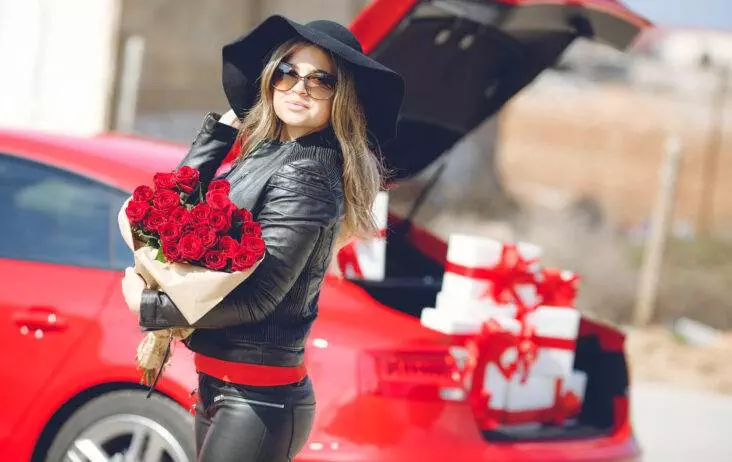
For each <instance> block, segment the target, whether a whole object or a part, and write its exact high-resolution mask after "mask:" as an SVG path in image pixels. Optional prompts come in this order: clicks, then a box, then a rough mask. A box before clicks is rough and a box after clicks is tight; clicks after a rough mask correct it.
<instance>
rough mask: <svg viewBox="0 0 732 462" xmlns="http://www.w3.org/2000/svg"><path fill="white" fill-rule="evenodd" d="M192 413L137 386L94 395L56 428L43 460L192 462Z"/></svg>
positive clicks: (76, 461) (193, 448) (72, 461)
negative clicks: (139, 389) (56, 431)
mask: <svg viewBox="0 0 732 462" xmlns="http://www.w3.org/2000/svg"><path fill="white" fill-rule="evenodd" d="M195 460H196V457H195V445H194V441H193V416H192V415H191V414H190V413H188V412H186V410H185V409H183V408H182V407H181V406H180V405H179V404H177V403H175V402H173V401H172V400H170V399H168V398H165V397H162V396H158V395H153V396H151V397H150V399H146V398H145V393H144V392H141V391H132V390H129V391H117V392H112V393H108V394H105V395H102V396H100V397H98V398H95V399H93V400H91V401H89V402H88V403H86V404H85V405H83V406H82V407H80V408H79V410H78V411H76V412H75V413H74V414H73V415H72V416H71V418H69V420H67V421H66V422H65V423H64V424H63V425H62V426H61V429H60V430H59V432H58V434H57V435H56V437H55V438H54V440H53V443H52V444H51V447H50V448H49V450H48V454H47V455H46V462H59V461H62V462H87V461H88V462H97V461H108V462H123V461H124V462H126V461H145V462H193V461H195Z"/></svg>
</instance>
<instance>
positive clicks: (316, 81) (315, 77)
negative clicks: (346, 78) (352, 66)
mask: <svg viewBox="0 0 732 462" xmlns="http://www.w3.org/2000/svg"><path fill="white" fill-rule="evenodd" d="M300 80H304V81H305V92H307V94H308V95H309V96H310V97H311V98H313V99H321V100H322V99H330V98H332V97H333V95H334V94H335V87H336V82H337V81H338V79H337V78H336V77H335V76H334V75H331V74H329V73H327V72H324V71H313V72H311V73H309V74H307V75H300V74H298V73H297V71H295V68H294V67H293V66H292V64H290V63H286V62H284V61H282V62H280V63H279V64H278V65H277V69H276V70H275V73H274V75H273V76H272V87H273V88H274V89H275V90H280V91H289V90H292V88H293V87H294V86H295V85H297V82H299V81H300Z"/></svg>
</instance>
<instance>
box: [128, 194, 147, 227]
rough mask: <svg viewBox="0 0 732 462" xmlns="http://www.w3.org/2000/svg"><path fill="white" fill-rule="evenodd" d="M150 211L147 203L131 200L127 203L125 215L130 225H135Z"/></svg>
mask: <svg viewBox="0 0 732 462" xmlns="http://www.w3.org/2000/svg"><path fill="white" fill-rule="evenodd" d="M149 211H150V205H148V203H147V202H143V201H137V200H132V201H129V202H128V203H127V207H126V208H125V214H126V215H127V219H128V220H130V223H131V224H133V225H136V224H138V223H140V222H141V221H142V220H143V219H144V218H145V217H146V216H147V213H148V212H149Z"/></svg>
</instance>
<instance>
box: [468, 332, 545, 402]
mask: <svg viewBox="0 0 732 462" xmlns="http://www.w3.org/2000/svg"><path fill="white" fill-rule="evenodd" d="M466 347H467V349H468V360H467V363H466V367H465V370H464V374H465V376H466V377H470V376H472V379H471V382H472V383H471V384H470V392H469V394H468V401H470V402H471V403H473V404H474V409H480V410H481V411H483V410H485V411H486V412H487V409H488V403H489V401H490V393H489V392H487V391H485V390H484V388H485V369H486V367H488V364H494V365H495V366H496V368H497V369H498V371H499V372H500V373H501V375H503V377H504V378H505V379H506V380H510V379H511V378H512V377H513V376H514V374H516V373H517V372H519V371H520V372H521V374H522V377H521V382H522V383H525V382H526V380H527V379H528V377H529V371H530V369H531V366H532V365H533V364H534V362H535V361H536V353H537V349H538V347H537V345H536V342H534V328H533V327H532V326H528V325H526V323H525V322H522V327H521V332H520V333H518V334H516V333H514V332H510V331H508V330H507V329H505V328H504V327H503V326H502V325H501V324H500V323H498V321H496V320H495V319H489V320H488V321H486V322H485V323H483V325H482V326H481V330H480V333H479V334H478V335H476V336H474V337H471V338H470V339H468V340H467V342H466ZM510 348H516V350H517V358H516V359H515V360H514V361H513V362H511V363H510V364H504V363H503V362H502V361H501V357H502V356H503V354H504V353H505V352H506V351H508V350H509V349H510Z"/></svg>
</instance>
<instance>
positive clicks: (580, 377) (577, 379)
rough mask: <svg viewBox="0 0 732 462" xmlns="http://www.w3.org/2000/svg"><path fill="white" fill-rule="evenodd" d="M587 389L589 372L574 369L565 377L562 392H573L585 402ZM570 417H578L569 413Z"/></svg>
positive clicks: (580, 400)
mask: <svg viewBox="0 0 732 462" xmlns="http://www.w3.org/2000/svg"><path fill="white" fill-rule="evenodd" d="M586 390H587V374H586V373H585V372H583V371H578V370H574V371H572V373H571V374H569V375H568V376H567V377H565V379H564V382H563V386H562V392H563V393H565V394H567V393H572V394H573V395H574V396H575V397H577V399H578V400H579V402H580V403H584V402H585V391H586ZM567 417H568V418H572V417H576V415H568V416H567Z"/></svg>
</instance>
